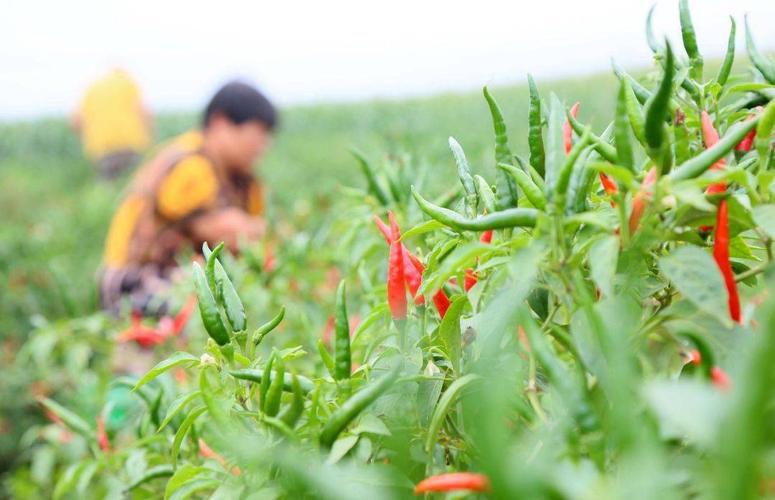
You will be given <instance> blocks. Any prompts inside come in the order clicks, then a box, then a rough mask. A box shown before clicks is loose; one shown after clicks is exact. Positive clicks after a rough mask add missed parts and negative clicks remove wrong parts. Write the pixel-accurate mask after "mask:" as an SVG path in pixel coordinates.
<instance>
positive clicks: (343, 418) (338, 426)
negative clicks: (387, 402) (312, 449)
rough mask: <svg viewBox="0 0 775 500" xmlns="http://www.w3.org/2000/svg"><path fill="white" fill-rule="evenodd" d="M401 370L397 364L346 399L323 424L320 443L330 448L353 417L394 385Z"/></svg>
mask: <svg viewBox="0 0 775 500" xmlns="http://www.w3.org/2000/svg"><path fill="white" fill-rule="evenodd" d="M400 370H401V367H400V365H397V366H396V367H395V368H394V369H393V370H392V371H391V372H390V373H388V374H387V375H384V376H382V378H380V379H379V380H377V381H376V382H372V383H371V384H369V385H368V386H366V387H364V388H363V389H361V390H360V391H358V392H356V393H355V394H354V395H353V396H352V397H351V398H350V399H348V400H347V401H345V402H344V404H342V406H340V407H339V408H338V409H337V410H336V411H334V412H333V413H332V414H331V416H330V417H329V419H328V421H327V422H326V424H325V425H324V426H323V430H322V431H321V432H320V438H319V440H320V444H321V445H322V446H324V447H325V448H330V447H331V445H332V444H334V441H336V438H337V437H338V436H339V434H340V433H341V432H342V431H343V430H344V429H345V427H347V425H348V424H349V423H350V422H352V421H353V419H355V417H357V416H358V415H359V414H360V413H361V412H362V411H363V410H365V409H366V408H367V407H368V406H369V405H371V404H372V403H373V402H374V401H376V400H377V398H379V397H380V396H381V395H382V394H383V393H384V392H385V391H387V390H388V389H389V388H390V387H392V386H393V383H394V382H395V381H396V378H397V377H398V374H399V372H400Z"/></svg>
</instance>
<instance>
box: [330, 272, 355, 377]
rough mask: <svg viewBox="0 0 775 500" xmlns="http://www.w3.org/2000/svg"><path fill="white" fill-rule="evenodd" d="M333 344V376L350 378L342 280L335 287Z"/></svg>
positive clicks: (347, 322)
mask: <svg viewBox="0 0 775 500" xmlns="http://www.w3.org/2000/svg"><path fill="white" fill-rule="evenodd" d="M334 329H335V339H336V341H335V344H334V345H335V346H336V349H334V378H335V379H336V380H343V379H348V378H350V372H351V369H352V368H351V367H352V361H351V360H350V321H349V320H348V318H347V297H346V288H345V284H344V280H342V281H340V282H339V287H338V288H337V289H336V315H335V317H334Z"/></svg>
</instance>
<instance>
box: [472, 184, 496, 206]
mask: <svg viewBox="0 0 775 500" xmlns="http://www.w3.org/2000/svg"><path fill="white" fill-rule="evenodd" d="M474 181H475V182H476V184H475V186H476V194H477V196H479V201H481V202H482V205H483V206H484V210H485V211H486V212H487V213H490V214H491V213H493V212H495V193H493V192H492V188H491V187H490V185H489V184H487V181H486V180H484V177H482V176H481V175H474Z"/></svg>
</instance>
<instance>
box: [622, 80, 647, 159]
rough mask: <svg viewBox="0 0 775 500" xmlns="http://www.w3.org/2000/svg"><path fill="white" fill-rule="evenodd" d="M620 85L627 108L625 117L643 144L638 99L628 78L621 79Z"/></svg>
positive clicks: (643, 138) (643, 135)
mask: <svg viewBox="0 0 775 500" xmlns="http://www.w3.org/2000/svg"><path fill="white" fill-rule="evenodd" d="M621 82H622V86H623V87H624V101H625V107H626V108H627V118H629V120H630V127H632V133H633V134H635V138H636V139H638V141H639V142H640V143H641V144H643V145H645V144H646V136H645V132H644V127H645V125H644V122H643V111H642V110H641V107H640V104H639V103H638V99H637V97H636V96H635V92H633V90H632V86H631V85H630V82H629V80H622V81H621Z"/></svg>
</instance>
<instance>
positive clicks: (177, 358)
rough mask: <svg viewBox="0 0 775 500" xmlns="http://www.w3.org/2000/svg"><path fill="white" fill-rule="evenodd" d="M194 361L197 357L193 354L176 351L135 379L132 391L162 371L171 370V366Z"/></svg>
mask: <svg viewBox="0 0 775 500" xmlns="http://www.w3.org/2000/svg"><path fill="white" fill-rule="evenodd" d="M196 363H199V358H197V357H196V356H194V355H193V354H190V353H187V352H183V351H178V352H176V353H175V354H173V355H172V356H170V357H169V358H167V359H165V360H163V361H161V362H159V363H158V364H157V365H156V366H154V367H153V368H151V369H150V371H148V373H146V374H145V375H143V378H141V379H140V380H138V381H137V383H136V384H135V386H134V388H133V389H132V390H133V391H137V390H138V389H140V388H141V387H142V386H144V385H145V384H147V383H148V382H150V381H151V380H153V379H155V378H156V377H158V376H159V375H161V374H162V373H164V372H167V371H169V370H172V369H173V368H176V367H178V366H192V365H194V364H196Z"/></svg>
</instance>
